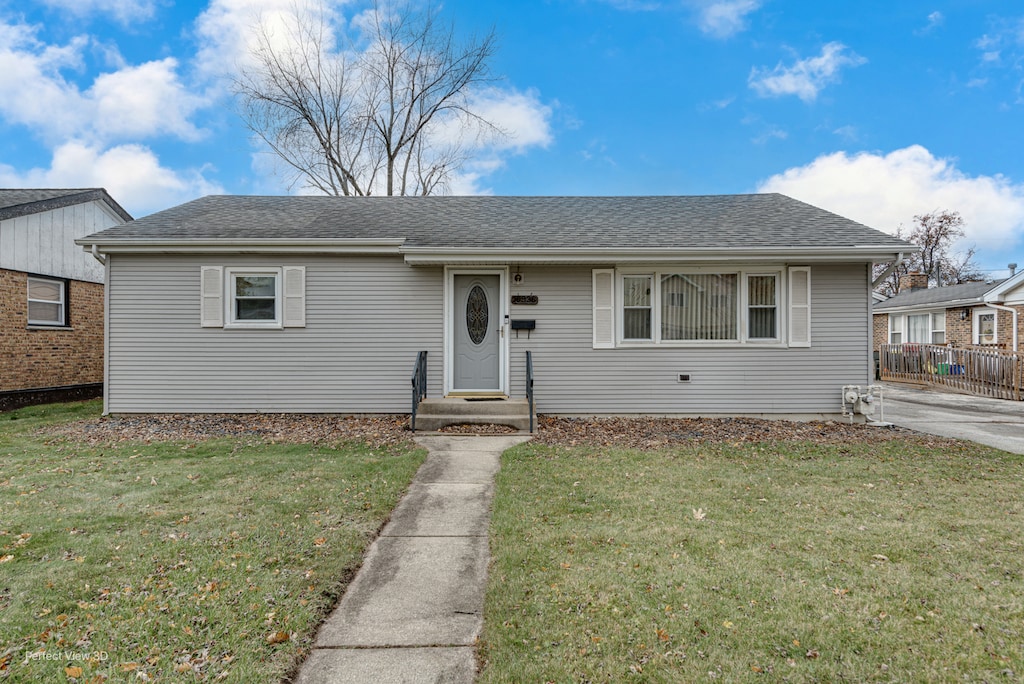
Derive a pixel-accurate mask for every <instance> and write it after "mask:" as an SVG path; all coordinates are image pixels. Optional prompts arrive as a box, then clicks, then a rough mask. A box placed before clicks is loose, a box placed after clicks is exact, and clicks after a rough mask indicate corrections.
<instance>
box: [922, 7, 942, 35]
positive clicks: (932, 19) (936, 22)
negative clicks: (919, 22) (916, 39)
mask: <svg viewBox="0 0 1024 684" xmlns="http://www.w3.org/2000/svg"><path fill="white" fill-rule="evenodd" d="M945 21H946V17H945V16H943V14H942V12H939V11H938V10H936V11H934V12H932V13H931V14H929V15H928V23H927V24H925V25H924V28H920V29H918V30H916V31H914V33H915V34H917V35H919V36H923V35H926V34H928V33H931V32H932V31H934V30H935V29H936V28H938V27H939V26H942V24H943V23H944V22H945Z"/></svg>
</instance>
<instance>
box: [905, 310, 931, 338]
mask: <svg viewBox="0 0 1024 684" xmlns="http://www.w3.org/2000/svg"><path fill="white" fill-rule="evenodd" d="M907 341H908V342H919V343H921V344H928V343H930V342H931V341H932V329H931V315H930V314H917V315H914V316H907Z"/></svg>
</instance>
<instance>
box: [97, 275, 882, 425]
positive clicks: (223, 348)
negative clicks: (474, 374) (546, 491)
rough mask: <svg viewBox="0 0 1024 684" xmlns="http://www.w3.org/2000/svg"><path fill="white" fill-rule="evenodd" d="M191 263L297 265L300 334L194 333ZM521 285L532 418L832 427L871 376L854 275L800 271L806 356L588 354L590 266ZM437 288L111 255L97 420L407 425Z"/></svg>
mask: <svg viewBox="0 0 1024 684" xmlns="http://www.w3.org/2000/svg"><path fill="white" fill-rule="evenodd" d="M201 265H209V266H214V265H223V266H239V265H249V266H284V265H302V266H306V327H305V328H288V329H284V330H221V329H215V328H201V327H200V326H199V267H200V266H201ZM519 271H520V272H521V273H523V275H524V276H525V281H524V282H523V284H522V285H521V286H518V287H512V288H511V292H512V294H531V293H532V294H536V295H538V297H539V299H540V303H539V304H538V305H537V306H515V307H512V310H511V313H512V317H513V318H533V319H536V320H537V329H536V330H535V331H533V333H532V335H531V338H530V339H529V340H527V338H526V335H525V333H521V334H520V336H519V338H518V339H517V338H516V337H515V333H511V335H512V338H511V346H510V354H511V368H510V371H511V391H512V395H513V396H516V397H522V396H524V376H525V373H524V365H525V354H524V352H525V351H526V350H527V349H530V350H532V351H533V353H534V365H535V374H536V393H537V401H538V411H539V412H541V413H571V414H601V413H641V412H646V413H655V414H673V413H685V414H704V415H707V414H716V413H718V414H722V413H726V414H727V413H837V412H838V411H839V400H840V387H841V386H842V385H845V384H864V383H865V381H866V379H867V377H868V358H867V352H866V350H867V349H868V339H869V338H868V335H869V331H868V315H867V303H866V297H867V285H868V284H867V272H868V271H867V268H866V267H865V265H864V264H848V265H838V266H833V265H828V266H825V265H822V266H814V267H813V268H812V272H811V282H812V346H811V348H809V349H782V348H763V347H761V348H759V347H757V346H756V345H745V346H741V347H734V348H724V347H718V348H713V347H707V348H685V349H683V348H669V347H655V348H649V349H593V348H592V344H591V302H592V294H591V282H592V281H591V268H590V267H589V266H586V267H580V266H522V267H520V268H519ZM442 283H443V270H442V269H441V268H440V267H416V268H411V267H408V266H406V265H405V264H404V263H403V262H402V261H401V260H400V259H399V258H397V257H325V256H318V257H306V256H287V257H275V258H262V257H257V256H250V257H242V256H231V257H224V256H203V257H198V256H187V257H186V256H174V257H171V256H134V255H132V256H129V255H113V256H112V257H111V261H110V291H109V292H110V296H111V299H110V332H109V337H108V341H109V352H110V361H109V384H108V392H109V394H108V410H109V411H111V412H113V413H126V412H169V411H180V412H243V411H265V412H332V413H335V412H336V413H375V412H377V413H407V412H408V411H409V395H410V385H409V376H410V374H411V372H412V367H413V362H414V359H415V354H416V352H417V351H419V350H421V349H426V350H428V352H429V367H430V372H429V379H430V383H429V391H430V395H431V396H434V397H436V396H440V394H441V391H442V386H441V385H442V381H441V378H442V372H443V369H442V365H441V364H442V340H443V331H442V325H443V324H442V301H441V300H442ZM679 373H690V374H691V375H692V382H690V383H689V384H681V383H678V382H677V381H676V377H677V375H678V374H679Z"/></svg>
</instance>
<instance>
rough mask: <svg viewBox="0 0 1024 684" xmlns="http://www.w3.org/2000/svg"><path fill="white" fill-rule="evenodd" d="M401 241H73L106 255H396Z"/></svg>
mask: <svg viewBox="0 0 1024 684" xmlns="http://www.w3.org/2000/svg"><path fill="white" fill-rule="evenodd" d="M403 242H404V239H393V238H388V239H376V240H362V239H358V240H345V239H341V240H339V239H324V240H131V239H124V238H122V239H107V240H104V239H90V238H88V237H85V238H79V239H77V240H75V244H76V245H81V246H82V247H83V248H85V249H86V251H89V250H90V249H91V248H92V246H93V245H96V247H98V248H99V249H100V251H102V252H103V253H105V254H169V253H174V254H310V253H316V254H395V255H397V254H398V253H399V252H398V249H399V247H400V246H401V245H402V243H403Z"/></svg>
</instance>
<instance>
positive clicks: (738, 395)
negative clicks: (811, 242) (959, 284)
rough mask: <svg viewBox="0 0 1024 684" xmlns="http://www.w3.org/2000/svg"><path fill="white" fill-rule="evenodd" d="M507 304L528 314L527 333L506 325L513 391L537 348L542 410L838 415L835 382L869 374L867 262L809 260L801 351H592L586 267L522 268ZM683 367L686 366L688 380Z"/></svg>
mask: <svg viewBox="0 0 1024 684" xmlns="http://www.w3.org/2000/svg"><path fill="white" fill-rule="evenodd" d="M519 271H520V272H521V273H522V274H523V276H524V281H523V284H522V285H521V286H518V287H513V288H512V290H511V291H512V294H531V293H532V294H536V295H538V296H539V298H540V302H539V304H537V305H535V306H513V307H512V318H533V319H536V321H537V329H536V330H534V331H533V333H532V335H531V336H530V339H529V340H527V339H526V335H525V334H524V333H520V335H519V338H518V339H517V338H516V336H515V333H512V344H511V349H510V354H511V359H510V366H511V378H510V379H511V383H512V389H511V391H512V394H513V396H518V397H521V396H524V392H525V390H524V377H525V371H524V366H525V356H526V355H525V354H524V352H525V351H526V350H527V349H529V350H531V351H532V352H533V357H534V358H533V363H534V378H535V384H534V389H535V393H536V398H537V410H538V412H539V413H575V414H594V413H596V414H601V413H631V412H645V413H654V414H672V413H685V414H705V415H707V414H715V413H838V412H839V410H840V387H842V386H843V385H846V384H855V385H863V384H864V383H865V381H866V379H867V377H868V367H867V366H868V363H867V352H866V350H867V349H868V341H869V331H868V316H867V303H866V299H865V298H866V297H867V288H868V284H867V268H866V267H865V265H864V264H849V265H846V264H844V265H839V266H833V265H821V266H812V268H811V290H812V291H811V316H812V319H811V340H812V346H811V347H810V348H809V349H808V348H804V349H797V348H794V349H778V348H774V349H772V348H763V347H761V348H758V347H757V346H756V345H749V344H748V345H743V346H740V347H732V348H725V347H718V348H714V347H705V348H694V347H690V348H671V347H651V348H646V349H593V348H592V344H591V324H592V323H591V320H592V319H591V301H592V295H591V268H590V267H585V268H584V267H576V266H551V267H546V266H522V267H520V269H519ZM679 373H690V374H691V378H692V379H691V382H690V383H689V384H683V383H679V382H678V381H677V377H678V374H679Z"/></svg>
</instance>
